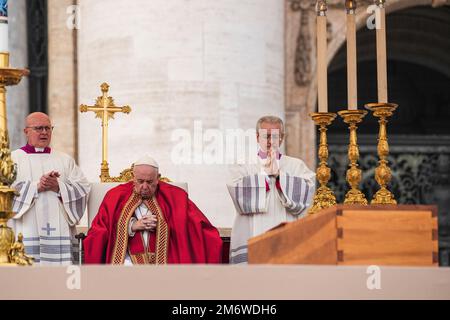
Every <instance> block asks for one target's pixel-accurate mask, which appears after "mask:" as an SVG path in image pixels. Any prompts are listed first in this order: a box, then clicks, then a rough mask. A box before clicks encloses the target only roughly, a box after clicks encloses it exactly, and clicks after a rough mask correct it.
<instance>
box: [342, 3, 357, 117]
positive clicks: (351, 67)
mask: <svg viewBox="0 0 450 320" xmlns="http://www.w3.org/2000/svg"><path fill="white" fill-rule="evenodd" d="M345 4H346V10H347V103H348V109H349V110H357V109H358V82H357V66H356V63H357V57H356V23H355V11H356V1H346V3H345Z"/></svg>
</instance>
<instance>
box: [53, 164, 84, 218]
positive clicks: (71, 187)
mask: <svg viewBox="0 0 450 320" xmlns="http://www.w3.org/2000/svg"><path fill="white" fill-rule="evenodd" d="M68 170H69V175H68V177H67V178H66V179H58V184H59V192H60V194H61V200H62V204H63V206H64V211H65V213H66V216H65V218H66V220H67V223H68V224H69V225H70V226H74V225H75V224H77V223H78V222H79V221H80V219H81V217H82V216H83V214H84V211H85V210H86V205H87V198H88V196H89V191H90V189H91V187H90V184H89V182H88V181H87V180H86V178H85V177H84V175H83V173H82V172H81V170H80V168H79V167H78V166H77V165H76V164H75V161H74V160H73V159H70V161H69V168H68Z"/></svg>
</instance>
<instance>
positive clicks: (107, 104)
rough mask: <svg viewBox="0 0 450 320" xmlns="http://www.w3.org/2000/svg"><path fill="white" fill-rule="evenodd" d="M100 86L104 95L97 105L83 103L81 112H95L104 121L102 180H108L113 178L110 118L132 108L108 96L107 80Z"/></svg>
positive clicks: (98, 99)
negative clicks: (109, 154)
mask: <svg viewBox="0 0 450 320" xmlns="http://www.w3.org/2000/svg"><path fill="white" fill-rule="evenodd" d="M100 88H101V89H102V95H101V96H100V97H97V100H96V101H95V105H93V106H87V105H85V104H82V105H80V112H88V111H92V112H95V117H96V118H99V119H101V121H102V164H101V171H100V172H101V173H100V181H101V182H107V181H109V180H110V179H111V177H110V175H109V165H108V122H109V119H114V114H115V113H116V112H122V113H125V114H128V113H130V112H131V108H130V107H129V106H123V107H118V106H116V105H115V104H114V99H113V98H112V97H109V96H108V91H109V85H108V84H107V83H106V82H105V83H102V85H101V86H100Z"/></svg>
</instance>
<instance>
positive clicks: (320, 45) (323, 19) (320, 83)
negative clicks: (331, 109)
mask: <svg viewBox="0 0 450 320" xmlns="http://www.w3.org/2000/svg"><path fill="white" fill-rule="evenodd" d="M326 12H327V5H326V3H325V1H318V2H317V89H318V100H319V112H328V85H327V83H328V79H327V15H326Z"/></svg>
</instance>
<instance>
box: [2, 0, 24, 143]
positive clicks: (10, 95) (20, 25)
mask: <svg viewBox="0 0 450 320" xmlns="http://www.w3.org/2000/svg"><path fill="white" fill-rule="evenodd" d="M8 9H9V10H8V14H9V51H10V62H9V63H10V66H11V67H14V68H26V67H27V66H28V52H27V11H26V0H14V1H9V8H8ZM7 90H8V91H7V112H8V130H9V138H10V143H11V150H15V149H17V148H20V147H21V146H22V145H23V144H25V136H24V135H23V132H22V130H23V127H24V119H25V117H26V116H27V114H28V111H29V102H28V79H27V77H24V78H23V79H22V81H21V82H20V83H19V85H17V86H11V87H8V89H7Z"/></svg>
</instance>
